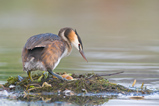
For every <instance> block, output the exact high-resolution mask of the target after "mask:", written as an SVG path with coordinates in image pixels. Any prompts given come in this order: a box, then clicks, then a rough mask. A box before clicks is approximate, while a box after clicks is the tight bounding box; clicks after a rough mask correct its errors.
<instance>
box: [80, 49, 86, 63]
mask: <svg viewBox="0 0 159 106" xmlns="http://www.w3.org/2000/svg"><path fill="white" fill-rule="evenodd" d="M79 52H80V53H81V55H82V57H83V58H84V59H85V60H86V61H87V62H88V60H87V59H86V56H85V55H84V52H83V50H79Z"/></svg>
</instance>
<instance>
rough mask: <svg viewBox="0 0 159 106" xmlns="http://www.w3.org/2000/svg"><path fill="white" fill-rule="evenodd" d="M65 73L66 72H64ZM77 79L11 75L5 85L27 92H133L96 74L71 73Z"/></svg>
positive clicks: (37, 75)
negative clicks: (66, 79)
mask: <svg viewBox="0 0 159 106" xmlns="http://www.w3.org/2000/svg"><path fill="white" fill-rule="evenodd" d="M62 74H64V73H62ZM62 74H61V75H62ZM71 76H72V77H73V78H74V79H76V80H70V81H63V80H59V79H57V78H54V77H52V76H51V75H49V76H48V77H45V76H44V75H40V74H35V75H34V76H32V77H33V80H38V79H39V78H40V77H41V78H40V79H41V81H38V82H31V81H30V79H29V78H28V77H23V79H22V78H21V80H19V78H18V76H17V77H9V78H8V80H7V83H5V84H4V87H6V88H9V86H10V85H15V86H20V87H21V89H23V90H24V91H26V92H33V93H38V92H54V93H57V92H59V91H60V92H63V91H65V90H71V91H73V92H75V93H81V92H92V93H98V92H133V90H130V89H128V88H126V87H124V86H122V85H118V84H114V83H111V82H109V81H108V80H107V79H104V78H103V77H101V76H99V75H97V74H94V73H88V74H80V75H76V74H72V75H71Z"/></svg>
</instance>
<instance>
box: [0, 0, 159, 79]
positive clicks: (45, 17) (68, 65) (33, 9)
mask: <svg viewBox="0 0 159 106" xmlns="http://www.w3.org/2000/svg"><path fill="white" fill-rule="evenodd" d="M63 27H72V28H74V29H77V32H78V33H79V35H80V37H81V39H82V41H83V45H84V51H85V54H86V57H87V59H88V61H89V63H86V62H85V61H84V60H83V59H82V58H81V56H80V54H79V53H78V51H77V50H75V49H74V50H73V52H72V54H71V55H70V56H69V57H66V58H65V59H63V60H62V61H61V63H60V64H59V66H58V67H57V69H56V70H55V71H56V72H59V71H60V72H63V71H66V72H71V73H72V72H74V73H83V72H96V71H97V72H101V73H103V72H104V71H111V70H126V71H128V72H126V74H127V76H124V75H123V76H118V77H121V78H123V77H138V78H141V76H143V78H145V76H144V75H143V71H145V72H146V73H147V74H149V75H150V76H147V77H146V78H149V77H150V78H154V76H152V75H151V74H152V73H154V74H155V75H159V71H158V68H159V67H158V65H159V64H158V63H159V46H158V45H159V0H153V1H152V0H78V1H77V0H76V1H75V0H67V1H65V0H1V1H0V80H1V81H4V80H6V78H8V77H9V76H17V75H22V76H26V75H27V74H26V73H25V72H23V71H22V63H21V51H22V48H23V46H24V44H25V42H26V41H27V39H28V38H29V37H30V36H33V35H36V34H40V33H48V32H49V33H54V34H58V31H59V30H60V28H63ZM118 66H120V67H118ZM140 71H141V72H140ZM132 73H136V74H139V75H140V76H136V75H134V76H132ZM157 77H158V76H155V78H157Z"/></svg>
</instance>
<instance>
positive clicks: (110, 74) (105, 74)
mask: <svg viewBox="0 0 159 106" xmlns="http://www.w3.org/2000/svg"><path fill="white" fill-rule="evenodd" d="M123 72H124V71H121V72H116V73H112V74H101V75H99V74H98V75H99V76H111V75H116V74H120V73H123Z"/></svg>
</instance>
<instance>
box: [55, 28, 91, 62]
mask: <svg viewBox="0 0 159 106" xmlns="http://www.w3.org/2000/svg"><path fill="white" fill-rule="evenodd" d="M58 35H59V36H60V37H61V38H62V39H63V40H64V41H66V42H69V43H70V44H71V45H72V46H74V47H75V48H76V49H77V50H78V51H79V52H80V54H81V55H82V57H83V58H84V59H85V60H86V61H87V59H86V57H85V55H84V52H83V45H82V41H81V38H80V37H79V35H78V33H77V31H76V30H73V29H72V28H62V29H61V30H60V31H59V34H58ZM87 62H88V61H87Z"/></svg>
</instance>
